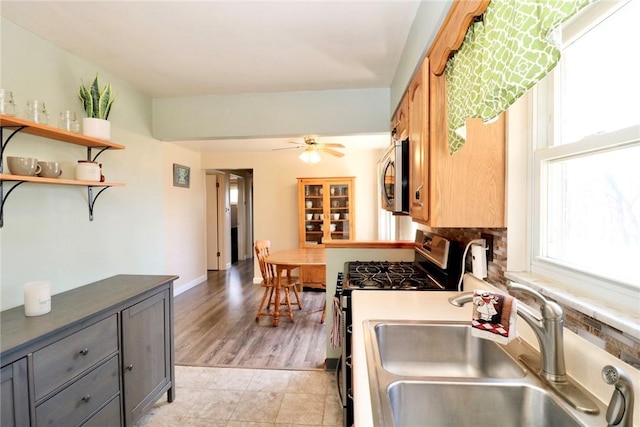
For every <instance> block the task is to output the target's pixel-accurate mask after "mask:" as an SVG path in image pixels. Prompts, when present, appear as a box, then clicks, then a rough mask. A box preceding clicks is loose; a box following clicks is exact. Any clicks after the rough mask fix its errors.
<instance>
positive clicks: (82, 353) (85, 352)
mask: <svg viewBox="0 0 640 427" xmlns="http://www.w3.org/2000/svg"><path fill="white" fill-rule="evenodd" d="M80 354H81V355H83V356H86V355H87V354H89V349H88V348H83V349H82V350H80Z"/></svg>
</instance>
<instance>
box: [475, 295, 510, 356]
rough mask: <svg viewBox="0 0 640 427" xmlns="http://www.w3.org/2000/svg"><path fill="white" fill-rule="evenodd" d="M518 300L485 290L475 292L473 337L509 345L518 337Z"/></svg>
mask: <svg viewBox="0 0 640 427" xmlns="http://www.w3.org/2000/svg"><path fill="white" fill-rule="evenodd" d="M516 314H517V307H516V299H515V298H513V297H512V296H510V295H502V294H498V293H494V292H489V291H486V290H483V289H476V290H474V291H473V316H472V319H471V335H472V336H474V337H479V338H484V339H488V340H492V341H496V342H498V343H500V344H507V343H508V342H509V341H511V340H512V339H514V338H515V337H516Z"/></svg>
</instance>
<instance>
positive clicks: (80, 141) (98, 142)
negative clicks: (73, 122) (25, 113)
mask: <svg viewBox="0 0 640 427" xmlns="http://www.w3.org/2000/svg"><path fill="white" fill-rule="evenodd" d="M0 127H4V128H23V129H22V130H21V132H22V133H28V134H31V135H36V136H41V137H43V138H49V139H55V140H57V141H62V142H66V143H69V144H76V145H82V146H84V147H91V148H97V147H99V148H109V149H115V150H122V149H124V145H120V144H116V143H114V142H111V141H107V140H104V139H98V138H93V137H90V136H85V135H82V134H79V133H73V132H69V131H66V130H62V129H57V128H55V127H52V126H49V125H43V124H40V123H35V122H32V121H29V120H24V119H19V118H17V117H10V116H4V115H0Z"/></svg>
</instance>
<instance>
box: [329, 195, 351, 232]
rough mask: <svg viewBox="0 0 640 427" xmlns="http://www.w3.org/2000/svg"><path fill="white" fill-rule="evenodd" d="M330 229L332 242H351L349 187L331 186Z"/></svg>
mask: <svg viewBox="0 0 640 427" xmlns="http://www.w3.org/2000/svg"><path fill="white" fill-rule="evenodd" d="M329 227H330V230H329V232H330V236H331V239H332V240H349V239H350V237H349V186H348V185H347V184H329Z"/></svg>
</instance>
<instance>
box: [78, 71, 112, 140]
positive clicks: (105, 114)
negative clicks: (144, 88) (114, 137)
mask: <svg viewBox="0 0 640 427" xmlns="http://www.w3.org/2000/svg"><path fill="white" fill-rule="evenodd" d="M78 97H79V98H80V100H81V101H82V107H83V108H84V112H85V113H86V114H87V117H86V118H84V119H83V120H82V133H83V134H84V135H87V136H91V137H94V138H100V139H106V140H109V139H111V123H110V122H109V121H108V120H107V119H108V118H109V113H110V112H111V105H113V101H114V100H115V97H114V96H113V91H112V89H111V84H107V85H106V86H105V87H103V88H102V89H100V85H99V84H98V74H96V78H95V79H93V83H92V84H91V86H89V87H87V86H85V84H84V81H83V82H82V84H81V85H80V91H79V92H78Z"/></svg>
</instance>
